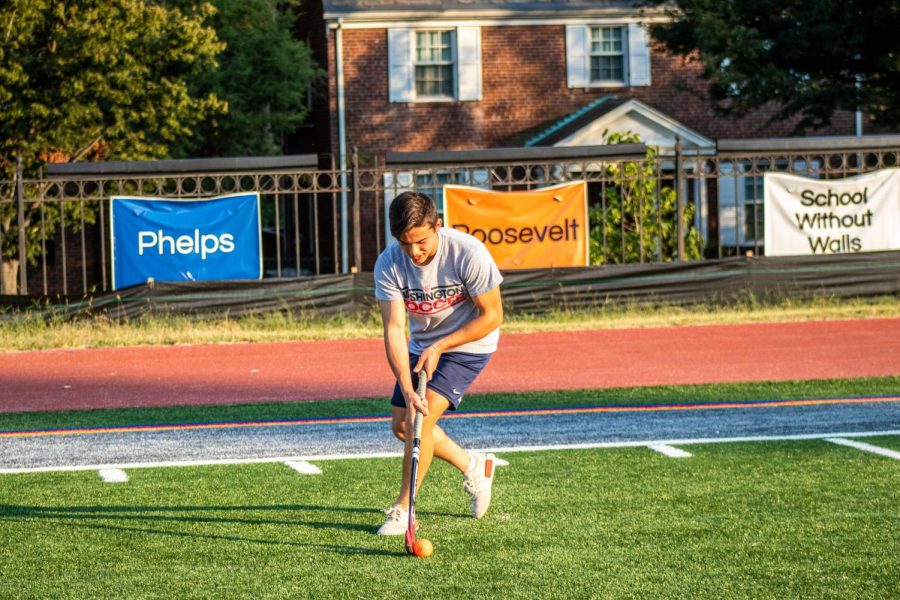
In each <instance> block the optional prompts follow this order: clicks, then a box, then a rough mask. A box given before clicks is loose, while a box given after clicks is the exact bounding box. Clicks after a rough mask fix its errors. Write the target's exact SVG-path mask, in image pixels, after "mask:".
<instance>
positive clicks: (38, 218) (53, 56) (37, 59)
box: [0, 0, 225, 293]
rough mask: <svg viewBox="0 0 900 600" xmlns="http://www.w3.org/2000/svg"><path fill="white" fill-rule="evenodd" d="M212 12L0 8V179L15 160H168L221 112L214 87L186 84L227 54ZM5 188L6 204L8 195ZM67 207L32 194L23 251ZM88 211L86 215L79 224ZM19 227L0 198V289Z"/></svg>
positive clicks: (31, 5) (13, 3)
mask: <svg viewBox="0 0 900 600" xmlns="http://www.w3.org/2000/svg"><path fill="white" fill-rule="evenodd" d="M213 10H214V9H213V8H212V7H211V6H210V5H209V4H198V5H197V6H196V7H192V8H190V9H189V10H182V9H180V8H177V7H170V6H166V5H165V4H163V3H160V2H150V1H143V0H7V1H6V2H4V3H0V179H7V180H9V179H12V178H13V177H14V174H15V164H16V158H17V157H21V159H22V163H23V166H24V171H25V175H26V176H29V175H34V174H35V173H36V171H37V169H38V168H39V167H40V165H42V164H43V162H44V161H46V160H48V159H56V160H84V159H152V158H159V157H163V156H167V155H168V153H169V149H170V146H171V145H172V144H173V142H175V140H178V139H180V138H182V137H184V136H187V135H190V132H191V129H192V127H193V125H194V124H195V123H197V122H198V121H200V120H202V119H204V118H206V117H207V116H208V115H210V114H214V113H216V112H220V111H222V110H224V108H225V106H224V104H223V103H222V101H221V100H219V99H218V98H217V97H216V96H215V95H214V94H212V93H204V94H202V95H196V94H194V93H192V91H191V89H190V87H189V82H190V81H191V80H192V79H194V78H197V77H199V76H201V75H202V74H203V73H205V72H208V71H210V70H212V69H214V68H215V67H216V62H215V57H216V55H217V54H218V53H219V52H220V51H221V50H222V49H223V44H222V43H221V42H220V41H219V40H218V38H217V37H216V33H215V31H214V30H213V29H211V28H210V27H208V26H206V25H205V24H204V22H205V20H206V19H207V18H209V16H210V15H211V14H212V12H213ZM2 191H3V194H2V195H3V196H6V199H7V200H8V199H9V195H10V194H9V193H8V192H9V191H10V190H8V189H4V190H2ZM72 204H73V203H69V205H70V206H69V209H70V210H75V208H73V207H72V206H71V205H72ZM65 210H66V207H63V206H59V205H52V204H51V203H48V202H45V201H44V199H43V198H42V197H40V195H38V196H37V197H30V198H29V203H28V206H27V212H26V215H25V224H26V227H25V232H26V255H27V256H28V257H31V258H33V257H34V256H36V254H37V253H38V249H39V248H40V244H41V237H40V236H41V235H42V234H41V231H43V232H44V233H43V235H45V236H48V237H52V236H53V233H54V231H55V230H56V227H55V226H56V225H57V223H58V220H59V218H60V217H61V215H62V214H63V213H64V212H65ZM77 210H78V211H79V213H80V212H81V207H78V208H77ZM73 216H74V215H73ZM81 216H82V214H79V215H78V218H77V219H76V220H75V222H76V223H77V224H78V226H80V223H81ZM93 218H94V216H93V214H92V213H91V211H90V210H88V214H87V215H86V216H85V222H86V223H89V222H91V221H92V220H93ZM39 223H40V224H41V227H38V224H39ZM15 225H16V214H15V205H14V204H8V203H6V204H4V203H0V236H2V247H0V250H2V255H3V257H4V259H5V262H4V275H5V276H4V284H5V285H4V288H5V290H6V292H7V293H11V292H12V289H10V287H9V286H10V279H12V280H14V279H15V278H14V276H13V277H12V278H10V273H11V272H12V271H14V270H15V266H16V260H14V259H11V258H10V257H15V256H17V245H18V231H17V228H16V226H15Z"/></svg>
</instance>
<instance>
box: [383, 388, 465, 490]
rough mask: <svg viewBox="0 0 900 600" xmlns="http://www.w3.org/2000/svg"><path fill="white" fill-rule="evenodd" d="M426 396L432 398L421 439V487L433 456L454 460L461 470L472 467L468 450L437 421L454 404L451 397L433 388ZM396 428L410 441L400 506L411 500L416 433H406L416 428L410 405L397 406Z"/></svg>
mask: <svg viewBox="0 0 900 600" xmlns="http://www.w3.org/2000/svg"><path fill="white" fill-rule="evenodd" d="M426 399H427V400H428V416H424V417H423V418H422V439H421V441H420V443H419V472H418V474H417V477H416V479H417V485H416V489H417V490H418V489H419V488H420V487H421V486H422V481H423V480H424V479H425V475H426V474H427V473H428V468H429V467H430V466H431V460H432V457H433V456H437V457H438V458H440V459H442V460H444V461H446V462H448V463H450V464H451V465H453V466H454V467H456V468H457V469H459V470H460V472H464V471H465V470H466V468H468V466H469V460H470V457H469V454H468V452H466V451H465V450H463V449H462V448H460V446H459V445H458V444H457V443H456V442H454V441H453V440H452V439H451V438H450V436H448V435H447V434H446V433H445V432H444V430H443V429H441V427H440V426H438V424H437V422H438V420H439V419H440V418H441V417H442V416H443V415H444V412H446V410H447V409H448V408H449V407H450V401H449V400H447V399H446V398H444V397H443V396H442V395H440V394H438V393H437V392H434V391H432V390H428V392H427V396H426ZM392 429H393V431H394V435H396V436H397V437H398V438H400V439H401V440H405V442H406V447H405V450H404V453H403V479H402V483H401V485H400V495H399V496H398V497H397V502H396V503H395V504H399V505H400V506H406V505H407V504H408V503H409V471H410V462H411V461H412V436H407V435H406V431H409V430H411V429H412V418H411V417H409V418H408V416H407V414H406V408H403V407H397V406H394V407H393V415H392Z"/></svg>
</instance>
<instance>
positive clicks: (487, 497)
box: [463, 452, 494, 519]
mask: <svg viewBox="0 0 900 600" xmlns="http://www.w3.org/2000/svg"><path fill="white" fill-rule="evenodd" d="M469 456H471V457H472V458H474V459H475V465H474V466H473V467H472V468H471V469H470V470H468V471H466V472H465V473H463V489H465V490H466V491H467V492H469V495H470V496H472V516H473V517H475V518H476V519H480V518H481V517H483V516H484V513H486V512H487V509H488V506H490V504H491V485H492V484H493V483H494V455H493V454H481V453H480V452H469Z"/></svg>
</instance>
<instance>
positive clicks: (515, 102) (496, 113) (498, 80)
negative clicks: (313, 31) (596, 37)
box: [329, 25, 853, 155]
mask: <svg viewBox="0 0 900 600" xmlns="http://www.w3.org/2000/svg"><path fill="white" fill-rule="evenodd" d="M332 35H333V34H332ZM481 40H482V77H483V86H482V89H483V99H482V100H481V101H479V102H431V103H410V104H398V103H391V102H389V101H388V89H387V77H388V62H387V61H388V54H387V33H386V31H385V30H383V29H372V30H368V29H366V30H345V31H344V32H343V45H344V83H345V109H346V123H347V143H348V151H349V148H351V147H352V146H354V145H355V146H358V147H359V148H360V149H361V150H366V151H373V152H374V153H375V154H378V155H380V154H383V153H384V152H385V151H387V150H397V151H417V150H465V149H476V148H492V147H509V146H513V147H515V146H521V145H522V144H523V142H524V140H525V138H526V134H527V132H530V131H533V130H535V129H536V128H539V127H540V126H541V125H547V124H550V123H552V122H553V121H554V120H556V119H558V118H560V117H563V116H565V115H567V114H569V113H571V112H573V111H574V110H577V109H578V108H580V107H582V106H584V105H585V104H587V103H589V102H590V101H592V100H594V99H595V98H598V97H600V96H603V95H606V94H610V93H614V94H617V95H618V96H619V97H623V98H628V97H633V98H637V99H639V100H641V101H642V102H645V103H647V104H649V105H650V106H652V107H654V108H656V109H658V110H660V111H662V112H664V113H666V114H667V115H669V116H671V117H673V118H675V119H677V120H678V121H681V122H682V123H683V124H684V125H686V126H687V127H690V128H691V129H694V130H696V131H698V132H699V133H701V134H703V135H705V136H707V137H710V138H712V139H717V138H745V137H778V136H784V135H788V134H789V133H790V131H791V128H792V124H791V123H780V124H774V125H769V124H767V120H768V118H769V116H770V113H762V112H761V113H759V114H755V115H753V116H750V117H747V118H744V119H740V120H733V119H724V118H722V117H718V116H716V115H715V114H714V113H713V110H712V109H711V108H710V107H709V104H708V102H707V101H706V99H705V98H704V96H703V92H702V90H703V89H704V87H705V85H704V83H703V81H702V80H701V79H700V78H699V74H700V71H701V67H700V65H699V64H696V63H685V62H684V61H683V60H682V59H680V58H676V57H672V56H671V55H667V54H663V53H661V52H660V51H658V50H653V51H652V63H651V77H652V81H653V84H652V85H651V86H649V87H634V88H592V89H589V90H585V89H569V88H568V87H566V57H565V28H564V27H563V26H561V25H559V26H558V25H543V26H503V27H483V28H482V30H481ZM333 54H334V53H333V38H332V46H331V49H330V61H329V62H330V66H331V69H330V81H331V89H332V91H334V90H335V88H334V82H335V79H334V68H333V60H334V56H333ZM335 98H336V95H335V94H334V93H332V94H331V103H330V104H331V108H332V115H334V118H333V119H332V127H331V130H332V135H333V136H334V137H333V138H332V139H333V140H335V141H334V142H333V143H332V148H333V151H334V152H335V153H336V152H337V125H336V118H337V117H336V114H337V103H336V99H335ZM816 133H817V134H819V135H837V134H852V133H853V116H852V114H842V115H839V116H838V118H837V119H836V120H835V123H834V124H833V126H832V127H830V128H829V129H827V130H822V131H819V132H816Z"/></svg>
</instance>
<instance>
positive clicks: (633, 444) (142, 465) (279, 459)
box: [0, 429, 900, 475]
mask: <svg viewBox="0 0 900 600" xmlns="http://www.w3.org/2000/svg"><path fill="white" fill-rule="evenodd" d="M888 435H900V429H894V430H888V431H854V432H829V433H805V434H798V435H780V436H765V435H761V436H746V437H731V438H693V439H683V440H677V439H675V440H642V441H630V442H595V443H587V444H555V445H554V444H550V445H545V446H507V447H498V448H472V450H478V451H479V452H494V453H499V454H506V453H509V452H542V451H546V450H593V449H600V448H640V447H647V446H650V445H666V446H687V445H691V444H729V443H741V442H786V441H802V440H824V439H826V438H848V437H850V438H853V437H874V436H888ZM398 456H402V454H401V453H400V452H372V453H365V454H321V455H309V456H273V457H252V458H224V459H207V460H173V461H167V462H136V463H120V464H105V465H67V466H53V467H19V468H6V469H0V475H4V474H16V473H55V472H64V471H99V470H100V469H158V468H162V467H206V466H215V465H246V464H263V463H287V462H296V461H315V462H319V461H330V460H357V459H369V458H396V457H398Z"/></svg>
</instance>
